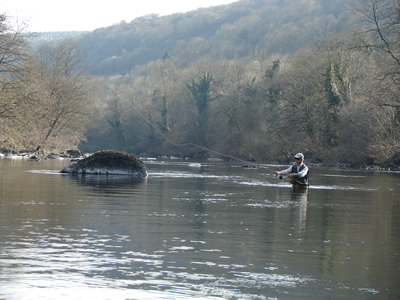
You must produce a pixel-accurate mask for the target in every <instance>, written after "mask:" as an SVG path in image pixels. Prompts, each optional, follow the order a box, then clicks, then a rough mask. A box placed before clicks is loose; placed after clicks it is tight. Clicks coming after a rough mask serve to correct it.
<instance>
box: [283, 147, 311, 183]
mask: <svg viewBox="0 0 400 300" xmlns="http://www.w3.org/2000/svg"><path fill="white" fill-rule="evenodd" d="M294 159H295V160H296V163H295V164H293V165H292V166H290V167H289V168H288V169H286V170H282V171H275V175H287V177H289V178H290V183H291V184H297V185H303V186H307V185H308V167H307V166H306V165H305V164H304V155H303V153H297V154H296V155H295V156H294Z"/></svg>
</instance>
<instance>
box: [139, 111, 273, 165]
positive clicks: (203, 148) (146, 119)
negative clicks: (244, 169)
mask: <svg viewBox="0 0 400 300" xmlns="http://www.w3.org/2000/svg"><path fill="white" fill-rule="evenodd" d="M133 109H134V110H135V111H136V112H137V113H138V114H139V115H140V116H141V117H142V118H143V119H144V120H145V121H146V122H147V123H148V124H149V125H150V126H151V127H152V128H153V129H155V130H156V131H157V132H158V133H159V134H160V135H161V136H162V137H163V138H164V139H165V140H166V141H167V142H169V143H170V144H172V145H174V146H176V147H186V146H192V147H196V148H199V149H201V150H204V151H207V152H210V153H214V154H217V155H220V156H224V157H229V158H231V159H233V160H237V161H240V162H242V163H245V164H248V165H251V166H253V167H261V166H260V165H259V164H253V163H251V162H249V161H246V160H244V159H241V158H239V157H236V156H233V155H229V154H226V153H222V152H219V151H215V150H212V149H209V148H207V147H204V146H201V145H197V144H195V143H183V144H178V143H175V142H174V141H172V140H171V139H170V138H168V137H167V136H166V135H165V134H164V133H163V132H162V131H161V130H160V129H159V128H158V127H157V126H155V125H154V124H153V122H151V121H150V120H149V119H148V118H146V117H145V116H144V115H143V114H142V113H141V112H140V111H139V110H137V109H136V108H133ZM262 168H264V169H268V170H270V171H272V172H275V171H274V170H272V169H270V168H268V167H266V166H262Z"/></svg>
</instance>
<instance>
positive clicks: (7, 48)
mask: <svg viewBox="0 0 400 300" xmlns="http://www.w3.org/2000/svg"><path fill="white" fill-rule="evenodd" d="M28 50H29V47H28V43H27V42H26V39H25V34H24V32H23V28H20V27H16V28H12V27H11V26H10V25H9V24H8V23H7V17H6V16H5V15H0V91H1V92H0V118H12V117H13V116H14V113H13V110H14V109H15V108H16V107H17V106H18V105H20V103H21V102H22V101H24V100H25V99H23V98H20V97H17V95H16V94H15V87H16V85H17V84H18V82H19V80H20V79H21V76H22V74H21V73H22V72H23V70H24V64H25V63H26V62H27V61H28V60H29V57H30V56H29V52H28Z"/></svg>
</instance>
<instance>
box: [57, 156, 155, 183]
mask: <svg viewBox="0 0 400 300" xmlns="http://www.w3.org/2000/svg"><path fill="white" fill-rule="evenodd" d="M60 172H61V173H73V174H98V175H133V176H136V177H147V168H146V166H145V164H144V163H143V161H141V160H140V158H139V157H138V156H137V155H135V154H131V153H127V152H121V151H113V150H103V151H99V152H96V153H94V154H93V155H91V156H89V157H86V158H84V159H82V160H80V161H78V162H76V163H73V164H71V165H69V166H67V167H65V168H64V169H62V170H61V171H60Z"/></svg>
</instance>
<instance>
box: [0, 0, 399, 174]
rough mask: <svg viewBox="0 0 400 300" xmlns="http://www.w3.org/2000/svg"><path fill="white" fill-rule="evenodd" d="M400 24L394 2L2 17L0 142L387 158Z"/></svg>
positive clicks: (260, 3) (395, 123)
mask: <svg viewBox="0 0 400 300" xmlns="http://www.w3.org/2000/svg"><path fill="white" fill-rule="evenodd" d="M399 27H400V6H399V1H398V0H352V1H345V0H339V1H328V0H301V1H299V0H241V1H238V2H234V3H232V4H230V5H223V6H217V7H212V8H207V9H198V10H195V11H192V12H189V13H185V14H174V15H171V16H165V17H159V16H157V15H149V16H144V17H140V18H136V19H134V20H132V22H130V23H127V22H121V23H120V24H116V25H114V26H111V27H107V28H99V29H97V30H95V31H93V32H86V33H82V34H79V35H76V36H73V37H70V38H62V39H54V40H51V41H49V40H48V39H47V40H45V41H44V40H40V39H39V38H38V36H37V35H34V34H32V33H30V32H29V31H28V29H27V28H26V27H24V24H23V23H22V24H20V25H17V26H11V25H9V22H7V16H6V15H4V14H3V15H1V17H0V89H1V94H0V124H1V126H0V147H1V149H2V151H9V150H10V149H13V150H14V151H39V150H43V151H48V152H51V151H53V152H62V151H66V150H67V149H78V148H79V149H80V150H82V151H84V152H94V151H97V150H102V149H114V150H123V151H127V152H131V153H135V154H138V155H141V156H163V155H166V156H177V157H182V158H184V157H187V158H191V159H205V158H209V157H218V158H222V159H240V160H243V161H257V162H287V161H288V160H290V159H291V157H292V155H293V154H294V153H297V152H303V153H304V154H305V156H306V160H307V161H312V162H314V163H323V164H326V165H338V164H343V165H348V166H362V165H379V166H384V167H387V168H396V167H399V164H400V149H399V145H398V143H399V135H400V131H399V126H400V114H399V113H400V99H399V97H398V95H399V89H400V78H399V75H400V47H399V46H400V45H399V41H400V30H399ZM39 36H40V35H39ZM33 41H34V42H33Z"/></svg>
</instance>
